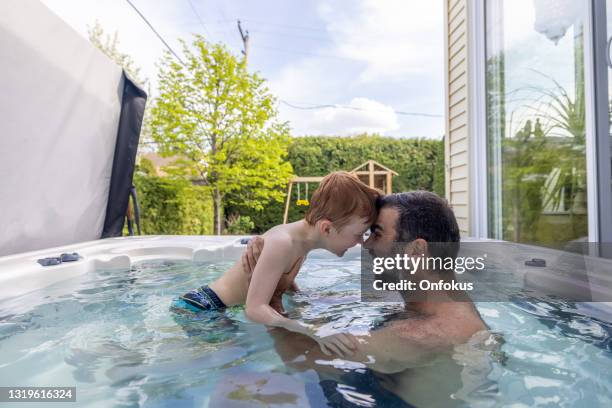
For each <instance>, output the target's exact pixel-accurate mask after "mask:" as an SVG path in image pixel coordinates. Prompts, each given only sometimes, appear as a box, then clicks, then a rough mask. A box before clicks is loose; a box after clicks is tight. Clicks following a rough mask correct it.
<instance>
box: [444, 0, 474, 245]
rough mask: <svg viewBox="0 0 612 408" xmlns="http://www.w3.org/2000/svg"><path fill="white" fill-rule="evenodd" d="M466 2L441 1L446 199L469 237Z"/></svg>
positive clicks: (462, 231)
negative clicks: (443, 33) (442, 17)
mask: <svg viewBox="0 0 612 408" xmlns="http://www.w3.org/2000/svg"><path fill="white" fill-rule="evenodd" d="M467 8H468V0H444V20H445V22H444V27H445V35H444V41H445V46H444V50H445V58H444V60H445V65H446V66H445V76H446V81H445V84H446V86H445V90H446V92H445V103H446V114H445V118H446V137H445V156H446V157H445V159H446V160H445V163H446V199H447V200H448V202H449V204H450V205H451V207H452V208H453V210H454V212H455V216H456V217H457V223H458V224H459V228H460V230H461V234H462V235H463V236H465V235H469V234H470V230H469V225H470V220H469V213H470V211H469V208H470V203H469V185H470V179H469V171H468V163H469V154H468V153H469V141H468V135H469V133H470V131H469V129H470V123H469V115H468V106H469V105H468V104H469V92H468V89H469V88H468V77H469V75H468V52H469V50H468V44H469V42H468V9H467Z"/></svg>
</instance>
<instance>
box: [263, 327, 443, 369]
mask: <svg viewBox="0 0 612 408" xmlns="http://www.w3.org/2000/svg"><path fill="white" fill-rule="evenodd" d="M271 334H272V337H273V339H274V346H275V348H276V350H277V352H278V354H279V355H280V357H281V358H282V359H283V361H284V362H285V363H287V364H289V365H291V366H292V367H294V368H296V369H302V370H307V369H313V368H316V369H317V370H322V369H323V370H326V369H327V367H330V366H333V365H334V364H333V363H326V362H332V361H333V360H334V359H335V358H336V357H330V356H328V355H326V354H324V353H322V352H321V351H320V350H319V347H317V343H316V342H315V341H313V340H312V339H310V338H307V337H305V336H302V335H300V334H296V333H289V332H283V331H278V330H273V331H272V332H271ZM357 341H358V342H359V345H358V346H357V349H356V350H355V352H354V354H353V355H351V356H349V357H344V358H343V359H344V360H347V361H353V362H358V363H362V364H364V365H365V366H367V367H369V368H371V369H372V370H374V371H378V372H381V373H395V372H401V371H404V370H405V369H407V368H410V367H418V366H422V365H423V364H424V363H426V362H428V361H429V360H430V359H431V358H433V357H434V356H435V351H437V350H439V349H436V348H433V347H429V346H426V345H424V344H422V343H421V342H420V341H418V340H415V339H411V338H410V336H405V335H401V334H398V333H397V332H396V330H395V328H383V329H380V330H374V331H371V332H369V333H368V334H367V335H364V336H357Z"/></svg>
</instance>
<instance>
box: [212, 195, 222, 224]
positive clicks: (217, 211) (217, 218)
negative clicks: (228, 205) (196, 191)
mask: <svg viewBox="0 0 612 408" xmlns="http://www.w3.org/2000/svg"><path fill="white" fill-rule="evenodd" d="M213 203H214V204H213V207H214V224H215V234H216V235H221V217H222V215H223V214H222V209H221V194H220V193H219V187H215V192H214V196H213Z"/></svg>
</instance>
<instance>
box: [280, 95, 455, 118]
mask: <svg viewBox="0 0 612 408" xmlns="http://www.w3.org/2000/svg"><path fill="white" fill-rule="evenodd" d="M279 102H280V103H282V104H283V105H286V106H288V107H290V108H293V109H300V110H317V109H326V108H333V109H349V110H356V111H365V112H388V111H387V110H382V109H366V108H360V107H358V106H347V105H338V104H326V105H313V104H309V105H311V106H297V105H294V104H292V103H290V102H287V101H285V100H282V99H279ZM392 111H393V112H394V113H395V114H397V115H404V116H424V117H429V118H443V117H444V115H436V114H433V113H422V112H404V111H398V110H395V109H392Z"/></svg>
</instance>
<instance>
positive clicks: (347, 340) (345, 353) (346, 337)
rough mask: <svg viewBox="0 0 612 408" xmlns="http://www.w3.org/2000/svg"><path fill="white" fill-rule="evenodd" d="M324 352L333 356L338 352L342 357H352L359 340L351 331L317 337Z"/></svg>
mask: <svg viewBox="0 0 612 408" xmlns="http://www.w3.org/2000/svg"><path fill="white" fill-rule="evenodd" d="M315 340H316V341H317V343H319V347H321V351H322V352H323V354H325V355H327V356H331V355H333V354H336V355H338V356H340V357H350V356H353V355H354V354H355V351H357V346H358V344H359V343H358V341H357V338H356V337H355V336H353V335H352V334H350V333H338V334H332V335H330V336H325V337H315Z"/></svg>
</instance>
